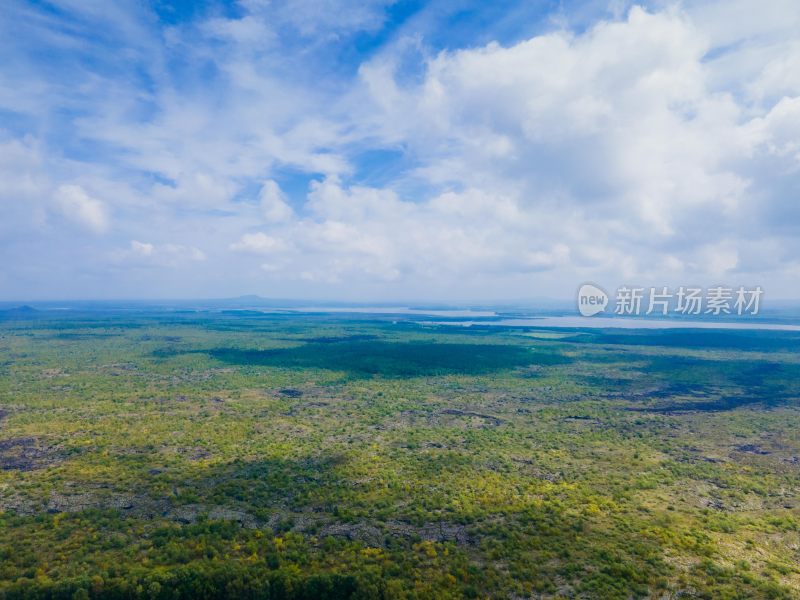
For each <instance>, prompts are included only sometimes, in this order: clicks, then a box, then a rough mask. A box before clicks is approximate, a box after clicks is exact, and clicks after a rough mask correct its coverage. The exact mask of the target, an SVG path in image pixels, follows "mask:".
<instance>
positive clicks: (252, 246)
mask: <svg viewBox="0 0 800 600" xmlns="http://www.w3.org/2000/svg"><path fill="white" fill-rule="evenodd" d="M285 247H286V244H285V243H284V242H283V241H282V240H280V239H276V238H274V237H270V236H268V235H266V234H265V233H261V232H258V233H246V234H244V235H243V236H242V238H241V239H240V240H239V241H238V242H235V243H233V244H231V250H235V251H237V252H249V253H252V254H271V253H273V252H279V251H281V250H283V249H284V248H285Z"/></svg>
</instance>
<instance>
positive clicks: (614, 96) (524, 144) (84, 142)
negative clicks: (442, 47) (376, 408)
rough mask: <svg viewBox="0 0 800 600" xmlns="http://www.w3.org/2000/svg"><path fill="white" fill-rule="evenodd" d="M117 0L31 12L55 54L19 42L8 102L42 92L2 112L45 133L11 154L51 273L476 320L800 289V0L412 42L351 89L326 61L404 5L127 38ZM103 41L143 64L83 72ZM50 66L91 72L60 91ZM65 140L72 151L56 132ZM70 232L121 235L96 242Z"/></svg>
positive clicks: (67, 81) (21, 212) (12, 232)
mask: <svg viewBox="0 0 800 600" xmlns="http://www.w3.org/2000/svg"><path fill="white" fill-rule="evenodd" d="M101 5H102V3H97V2H93V3H89V4H86V3H71V4H70V5H69V6H65V8H64V10H65V11H66V12H68V13H69V14H70V15H73V16H75V24H74V26H75V28H76V29H75V30H74V32H73V30H71V29H64V28H63V27H60V26H59V23H58V21H57V19H56V17H53V16H48V17H47V18H45V17H44V16H43V15H42V14H40V13H41V11H37V9H35V8H31V7H25V8H24V10H23V8H20V7H18V6H16V5H15V9H14V11H12V13H13V15H15V16H16V17H19V18H18V19H16V21H17V22H19V23H21V25H20V27H23V26H24V27H26V28H27V29H26V31H27V33H28V37H29V38H30V40H31V41H30V42H29V46H30V47H28V46H26V45H24V44H21V43H19V44H15V43H13V42H11V41H9V40H10V38H9V39H6V40H5V41H2V42H0V45H1V46H2V48H3V49H4V50H7V51H8V53H9V54H8V55H9V57H10V58H11V59H13V60H11V59H10V60H8V61H4V64H2V65H0V82H10V81H17V80H19V86H17V87H15V88H14V89H9V86H2V85H0V88H3V89H2V91H0V108H3V109H4V110H8V111H13V112H14V113H15V114H17V113H18V114H20V115H22V117H23V118H22V119H20V122H21V123H22V122H24V123H27V122H30V123H32V124H33V125H31V130H36V131H42V132H43V133H41V134H40V135H41V136H42V137H41V138H33V137H30V136H24V135H22V134H20V135H18V136H16V134H15V135H12V134H3V137H2V138H0V203H1V205H0V210H1V211H2V215H3V219H2V222H0V231H2V233H3V236H4V239H7V240H11V239H12V238H13V239H14V242H13V243H15V244H16V243H20V244H23V243H27V242H26V241H25V240H24V239H23V238H24V237H25V235H27V236H28V237H29V238H30V239H32V240H44V239H47V241H48V244H47V246H48V247H49V248H52V250H51V251H50V254H49V255H46V254H45V251H44V250H42V251H40V252H41V253H42V265H46V264H48V262H47V261H50V263H49V264H51V265H52V264H61V263H60V262H59V260H60V258H61V255H62V254H63V253H64V252H63V251H64V250H65V249H71V250H72V251H74V253H75V254H80V260H78V259H76V260H75V263H76V264H80V265H85V266H86V269H87V270H93V271H94V272H97V273H109V272H113V273H115V276H118V277H122V275H120V274H121V273H123V272H124V269H123V268H121V267H124V266H126V265H133V266H134V267H146V268H143V269H141V270H142V271H147V272H155V271H156V270H157V269H159V268H163V269H164V271H165V273H169V275H165V276H164V277H165V278H167V277H168V278H170V280H171V281H172V280H174V281H176V282H178V281H179V280H180V276H178V275H177V273H178V271H176V270H175V267H181V268H182V270H181V271H180V273H191V274H192V276H193V277H197V278H201V279H202V278H203V277H204V276H208V277H209V279H210V278H211V275H210V273H212V272H213V273H214V274H215V275H214V277H215V278H216V279H215V282H214V284H213V286H212V284H211V283H208V284H207V285H208V286H209V287H208V289H209V292H208V293H209V294H214V293H219V292H218V291H217V290H218V289H219V287H218V284H219V285H224V282H225V281H229V282H230V284H229V285H230V287H231V289H230V291H231V292H232V293H244V292H249V291H252V290H251V289H249V288H248V287H247V286H248V284H249V282H258V281H260V278H262V277H263V278H265V279H266V280H268V281H270V284H271V287H270V290H283V289H301V290H302V289H310V288H302V287H301V288H297V287H292V286H294V285H295V284H296V282H298V281H306V282H317V283H320V287H317V288H314V289H315V290H317V292H319V293H322V294H324V295H331V296H336V295H338V291H341V290H344V291H346V292H347V293H350V292H351V291H352V293H356V292H355V291H353V290H358V289H367V286H368V285H371V284H374V285H375V286H378V287H376V288H372V289H380V290H383V289H387V290H388V289H392V290H398V289H403V290H409V292H408V293H409V294H414V293H416V294H417V295H418V297H424V296H425V295H426V293H427V292H428V291H429V290H431V289H433V288H435V287H436V286H439V288H440V289H442V290H444V292H442V293H445V294H451V295H452V297H453V298H457V297H458V295H459V293H460V291H459V290H462V289H467V288H468V287H469V286H473V288H470V289H477V290H478V292H480V293H486V294H494V295H496V296H513V295H518V296H525V295H531V294H534V293H535V294H538V295H548V294H551V295H565V294H569V293H571V292H572V290H573V289H574V286H575V284H576V283H577V282H579V281H582V280H585V279H592V280H598V281H600V280H602V281H600V282H601V283H605V284H607V285H609V286H610V285H611V284H612V283H613V281H614V280H616V281H619V280H626V281H628V282H631V283H636V282H641V283H646V282H648V281H652V282H653V283H654V284H666V283H669V282H668V281H663V280H661V279H660V278H664V277H669V278H674V280H680V278H682V277H686V278H690V279H691V278H694V282H695V283H697V282H698V281H697V279H709V280H711V281H715V282H718V281H720V280H721V279H720V278H725V277H732V276H734V275H736V276H739V275H740V274H741V275H742V276H745V275H748V274H749V275H750V276H752V277H759V276H760V275H761V274H767V273H770V274H772V275H770V276H771V277H773V281H774V282H775V285H776V286H778V287H781V288H782V289H786V290H791V293H794V294H798V295H800V287H798V284H795V283H793V282H794V279H793V275H792V273H795V272H796V269H797V264H798V258H799V257H800V243H798V242H797V241H796V240H798V239H800V208H798V205H797V203H796V200H795V197H794V195H795V194H796V191H797V189H798V187H797V186H798V177H800V143H799V142H798V140H800V129H798V127H799V125H798V124H800V79H798V76H797V74H796V72H798V69H797V68H795V67H797V65H798V64H800V62H798V61H800V43H798V40H797V33H796V32H797V26H798V25H800V4H798V3H797V2H795V1H794V0H769V1H768V2H766V3H763V2H756V1H755V0H734V1H733V2H727V1H726V2H723V1H717V0H713V1H706V0H702V1H700V0H687V2H685V3H684V4H682V5H680V6H679V5H677V4H674V5H673V4H671V3H658V6H660V7H662V8H661V9H660V10H657V11H654V12H647V11H645V10H644V9H641V8H638V7H634V8H633V9H632V10H630V11H629V12H628V13H625V14H623V13H620V14H619V18H614V19H611V20H608V21H600V22H596V23H594V25H592V26H589V27H587V28H585V29H584V28H582V29H581V30H580V32H576V31H572V30H569V29H567V28H563V29H555V30H554V29H552V28H551V29H549V30H545V31H544V32H543V33H541V34H539V35H530V36H528V39H521V40H520V41H518V42H516V43H511V44H505V45H504V44H501V43H497V42H493V43H487V44H479V43H478V42H477V41H476V42H474V43H473V42H469V43H465V44H463V46H466V47H462V48H461V49H459V48H458V47H457V46H453V49H451V50H448V51H436V50H435V49H431V48H429V47H426V45H425V44H426V39H425V37H424V36H421V35H416V34H415V32H414V30H413V28H411V29H410V30H401V31H408V32H409V33H410V35H409V36H408V37H407V38H403V39H393V40H390V41H389V42H388V43H387V44H386V45H385V46H383V47H382V48H380V49H377V50H376V51H374V52H371V54H370V56H371V58H370V60H369V61H368V62H366V63H364V64H362V65H361V66H360V68H358V69H357V74H356V75H355V76H353V78H351V76H350V73H352V72H354V71H355V70H356V69H355V66H356V65H351V66H353V67H354V68H353V69H352V70H348V69H341V70H337V69H325V68H321V67H320V68H315V67H314V61H315V60H316V59H318V58H321V57H323V55H324V53H325V49H326V48H327V46H325V44H328V43H331V40H346V36H347V35H348V34H349V33H352V32H353V31H356V30H371V29H373V28H375V27H380V24H381V22H382V20H383V18H384V7H385V6H384V5H385V3H384V2H382V1H380V0H378V1H376V2H370V3H368V4H365V5H362V6H360V7H358V8H357V9H353V10H349V11H348V10H345V7H348V6H349V7H350V8H353V6H352V5H351V4H349V3H343V2H341V1H340V0H330V2H326V3H325V5H326V6H328V7H329V10H319V8H318V6H317V5H315V4H314V3H309V2H306V1H305V0H299V1H297V2H290V3H284V4H276V3H270V2H262V1H261V0H247V1H242V2H240V5H239V8H240V13H241V14H239V16H238V17H237V18H225V17H223V16H221V15H220V14H214V15H213V16H211V17H210V18H207V19H205V20H203V19H200V20H199V21H195V22H188V23H182V24H178V25H174V26H170V27H165V28H163V29H155V28H153V27H152V22H153V21H152V15H147V14H145V13H144V12H142V11H143V10H144V9H142V6H141V5H140V4H135V5H130V6H129V5H124V6H123V5H120V6H118V7H116V8H115V9H114V18H113V19H112V20H113V21H114V22H113V23H112V22H111V21H110V20H109V19H108V18H107V17H105V16H104V13H103V10H101V8H102V6H101ZM620 5H621V4H620ZM33 13H35V14H36V15H38V16H39V17H40V18H37V19H33V18H22V17H24V16H26V15H28V16H30V15H31V14H33ZM742 15H745V16H746V17H747V18H741V16H742ZM429 18H434V17H430V12H429ZM0 20H2V18H0ZM567 22H568V20H565V21H564V23H567ZM104 23H105V24H106V25H107V27H106V28H104V27H103V24H104ZM6 27H8V26H6ZM91 30H98V31H106V30H107V31H109V32H110V33H109V36H112V37H114V38H115V43H117V39H118V45H119V47H120V48H123V49H124V52H125V55H126V56H128V57H130V60H131V62H132V64H133V65H134V66H135V68H131V69H128V68H127V67H126V66H124V65H123V64H122V63H119V64H118V62H119V61H108V62H106V61H105V60H104V59H102V58H100V59H98V60H100V61H101V62H102V64H99V65H89V64H83V63H82V62H81V59H80V58H79V56H82V55H84V54H86V55H94V56H98V57H103V56H107V55H109V53H108V52H106V53H104V52H102V50H104V49H107V46H103V45H102V40H100V39H96V38H94V37H91V36H87V35H85V34H86V32H87V31H91ZM75 32H77V33H75ZM287 32H292V34H291V35H287ZM26 39H27V38H26ZM332 47H335V46H332ZM41 48H50V49H56V50H54V52H56V51H57V52H58V53H61V54H59V55H63V56H68V57H73V58H75V61H74V63H69V64H66V62H65V65H64V68H65V72H64V74H63V75H62V76H61V78H59V77H54V76H52V74H50V73H49V72H48V71H47V70H46V68H45V67H46V65H42V64H39V63H37V62H36V61H35V56H36V55H38V54H39V53H40V52H41ZM320 48H322V50H320ZM34 50H35V52H34ZM71 53H75V54H71ZM178 58H179V59H180V60H177V59H178ZM125 64H128V63H127V62H125ZM326 64H327V63H326ZM70 65H72V66H70ZM75 65H78V67H77V68H76V67H75ZM26 73H27V74H28V75H27V76H26V75H25V74H26ZM15 90H16V91H15ZM199 90H202V93H200V92H199ZM64 114H75V115H77V116H76V117H75V118H74V119H72V120H70V121H69V123H67V122H66V121H64V120H63V115H64ZM45 122H48V123H49V122H53V123H59V124H60V125H61V129H64V130H66V131H68V135H66V134H61V135H62V137H58V136H56V135H55V134H50V133H47V132H48V131H50V130H51V129H54V130H57V129H59V128H49V127H34V125H36V124H38V125H41V124H42V123H45ZM15 136H16V137H15ZM75 148H79V149H80V153H78V152H73V150H74V149H75ZM375 150H377V151H378V152H377V153H376V156H378V157H379V158H378V159H374V158H370V157H368V158H364V156H365V155H367V156H371V152H372V151H375ZM381 153H386V154H392V155H395V154H396V155H398V156H399V157H400V158H398V160H397V161H396V162H387V163H385V164H381V159H380V155H381ZM77 157H80V158H77ZM376 163H377V164H376ZM398 165H399V166H398ZM293 177H296V178H297V179H296V180H292V178H293ZM287 180H288V181H287ZM309 180H310V181H311V184H310V186H309V187H308V190H307V194H304V193H303V192H302V191H300V192H298V191H297V190H298V189H302V186H305V185H306V183H307V182H308V181H309ZM298 181H300V182H301V184H302V185H298ZM56 213H59V214H61V215H63V216H65V217H67V218H68V219H69V220H71V221H72V222H74V223H76V224H79V225H80V226H82V227H84V228H86V229H87V230H88V231H91V232H94V233H105V234H107V235H105V236H102V237H100V236H98V237H94V238H91V239H86V238H85V237H83V236H82V237H80V238H78V237H77V236H74V232H72V231H71V230H70V229H69V228H62V227H58V225H59V222H58V220H56V219H52V218H50V219H48V215H49V216H51V217H52V215H54V214H56ZM112 214H113V216H114V222H113V225H114V226H113V227H112V226H111V215H112ZM37 236H39V237H37ZM45 236H46V237H45ZM129 240H134V241H133V242H130V241H129ZM140 240H141V241H140ZM144 240H151V241H144ZM197 240H202V247H203V250H200V249H199V248H198V247H197V245H196V244H197V243H198V242H197ZM11 244H12V242H10V241H9V242H8V243H7V248H2V250H5V251H6V253H7V254H9V255H10V254H11V253H12V252H11V250H10V249H9V248H11ZM31 245H33V244H31ZM39 246H41V247H45V246H46V244H39ZM759 246H761V247H763V248H768V249H769V251H758V250H757V247H759ZM114 248H116V249H117V250H114ZM78 250H80V253H79V252H78ZM232 253H236V256H234V255H233V254H232ZM67 254H69V252H67ZM104 261H106V262H104ZM192 265H194V268H195V271H191V269H190V267H191V266H192ZM44 268H45V267H42V269H44ZM75 269H76V271H77V270H78V267H75ZM115 269H116V271H115ZM186 277H187V278H188V277H189V275H188V274H187V275H186ZM603 278H605V279H603ZM99 279H102V277H100V278H99ZM187 280H188V279H187ZM143 281H144V280H143ZM509 282H511V283H509ZM539 282H543V283H542V285H544V284H548V285H550V284H552V285H553V286H554V287H552V288H550V289H549V290H536V291H534V289H535V286H536V285H537V284H539ZM683 283H686V282H685V281H684V282H683ZM176 285H177V283H176ZM392 285H395V287H390V286H392ZM506 285H509V286H516V287H504V286H506ZM235 286H240V287H236V288H235V289H232V288H234V287H235ZM241 286H243V287H241ZM326 286H327V287H326ZM359 286H361V287H359ZM320 290H323V291H320ZM277 293H281V292H280V291H278V292H277ZM387 293H388V292H387Z"/></svg>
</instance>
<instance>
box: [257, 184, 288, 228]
mask: <svg viewBox="0 0 800 600" xmlns="http://www.w3.org/2000/svg"><path fill="white" fill-rule="evenodd" d="M258 199H259V203H260V204H261V212H262V214H263V215H264V219H265V220H266V221H267V222H269V223H280V222H282V221H288V220H289V219H291V218H292V217H293V216H294V211H292V207H291V206H289V204H288V203H287V201H286V196H285V195H284V193H283V192H282V191H281V188H280V186H279V185H278V184H277V183H276V182H275V181H273V180H272V179H269V180H267V181H265V182H264V185H263V186H261V192H260V193H259V195H258Z"/></svg>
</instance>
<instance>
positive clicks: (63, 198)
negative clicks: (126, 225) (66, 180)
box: [54, 184, 110, 233]
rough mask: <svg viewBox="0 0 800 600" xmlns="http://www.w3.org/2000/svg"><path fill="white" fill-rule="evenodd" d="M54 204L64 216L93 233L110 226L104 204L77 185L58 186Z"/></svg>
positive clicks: (102, 230) (103, 231) (101, 231)
mask: <svg viewBox="0 0 800 600" xmlns="http://www.w3.org/2000/svg"><path fill="white" fill-rule="evenodd" d="M54 199H55V202H56V205H57V206H58V208H59V210H60V211H61V212H62V213H63V215H64V216H65V217H67V218H68V219H70V220H71V221H73V222H75V223H78V224H79V225H82V226H83V227H85V228H86V229H89V230H90V231H92V232H94V233H105V232H106V231H108V228H109V226H110V219H109V215H108V209H107V208H106V205H105V204H104V203H103V202H101V201H100V200H98V199H96V198H92V197H91V196H90V195H89V194H87V193H86V190H84V189H83V188H82V187H81V186H79V185H71V184H65V185H62V186H59V188H58V189H57V190H56V192H55V196H54Z"/></svg>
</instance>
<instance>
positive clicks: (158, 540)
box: [0, 312, 800, 599]
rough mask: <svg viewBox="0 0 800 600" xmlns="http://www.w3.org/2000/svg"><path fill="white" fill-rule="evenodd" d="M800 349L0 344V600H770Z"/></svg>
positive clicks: (406, 339)
mask: <svg viewBox="0 0 800 600" xmlns="http://www.w3.org/2000/svg"><path fill="white" fill-rule="evenodd" d="M799 344H800V338H798V336H797V334H792V333H781V332H763V333H759V332H747V333H742V332H714V333H712V332H689V331H687V332H666V331H665V332H658V331H647V332H637V331H631V332H625V333H619V332H613V333H612V332H608V331H596V332H589V331H578V330H576V331H564V330H560V331H548V330H545V329H542V330H515V329H502V328H484V329H482V328H468V329H464V328H450V327H446V326H436V325H432V324H431V325H419V324H415V323H412V322H408V321H402V320H401V321H399V322H393V321H392V320H389V319H387V320H379V319H374V320H368V319H363V318H354V317H352V316H349V317H348V316H340V317H334V316H319V317H312V316H265V315H259V314H247V313H240V314H210V313H209V314H205V313H189V312H187V313H161V314H158V313H146V312H142V313H137V314H128V315H124V316H123V315H119V314H110V313H109V314H107V315H106V316H97V315H89V314H86V315H72V316H69V317H59V318H58V319H56V318H50V317H46V316H40V317H38V318H36V319H30V320H7V321H5V322H0V598H66V599H78V598H153V599H176V598H192V599H196V598H201V599H202V598H270V599H283V598H287V599H288V598H292V599H312V598H365V599H366V598H387V599H388V598H465V597H466V598H470V597H472V598H487V597H491V598H603V599H605V598H609V599H611V598H635V597H664V598H668V597H678V596H679V595H680V594H683V597H693V598H714V599H717V598H721V599H726V598H727V599H737V598H796V597H799V596H800V566H799V565H800V496H799V492H800V436H798V435H797V431H798V430H800V386H799V385H798V382H799V381H800V355H798V353H797V348H798V347H800V346H799Z"/></svg>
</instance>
